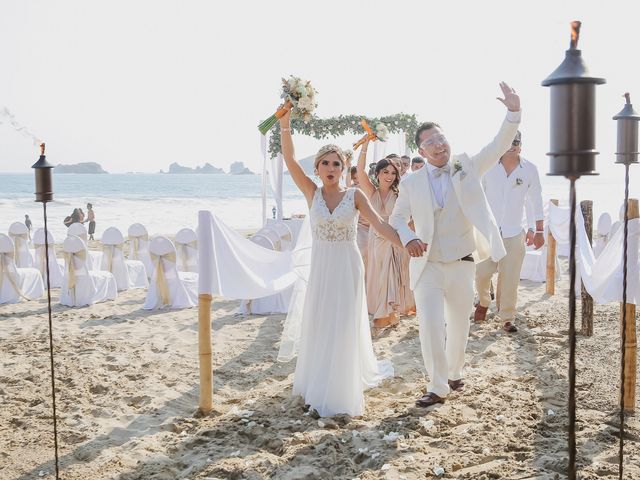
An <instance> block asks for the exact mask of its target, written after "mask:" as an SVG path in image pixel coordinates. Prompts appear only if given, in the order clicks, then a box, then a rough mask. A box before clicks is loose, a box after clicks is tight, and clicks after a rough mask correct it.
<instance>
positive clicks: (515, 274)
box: [473, 131, 544, 333]
mask: <svg viewBox="0 0 640 480" xmlns="http://www.w3.org/2000/svg"><path fill="white" fill-rule="evenodd" d="M521 148H522V142H521V135H520V132H519V131H518V133H517V134H516V137H515V138H514V139H513V142H512V143H511V147H510V148H509V150H507V152H506V153H505V154H504V155H502V157H501V158H500V161H499V162H498V163H497V164H496V165H494V166H493V167H492V168H491V169H490V170H489V171H488V172H487V173H486V175H485V176H484V178H483V179H482V188H483V189H484V192H485V194H486V196H487V200H488V201H489V206H490V207H491V211H492V212H493V216H494V217H495V219H496V222H497V223H498V227H499V228H500V233H501V235H502V243H504V248H505V250H506V251H507V254H506V256H504V257H503V258H502V259H501V260H500V261H498V262H494V261H493V260H492V259H491V258H487V259H486V260H484V261H483V262H480V263H479V264H478V268H477V270H476V288H477V290H478V298H479V303H478V305H476V311H475V314H474V316H473V319H474V321H475V322H476V323H479V322H484V321H485V319H486V315H487V309H488V307H489V304H490V303H491V294H490V288H491V287H490V285H491V279H492V277H493V274H494V273H496V271H498V288H497V291H496V304H497V307H498V316H499V317H500V320H501V321H502V322H504V325H503V328H504V330H505V331H506V332H509V333H514V332H517V331H518V327H516V325H515V321H516V314H517V303H518V285H519V283H520V270H521V269H522V262H523V260H524V255H525V248H524V247H525V242H526V244H527V245H535V248H536V250H537V249H538V248H540V247H542V245H543V244H544V212H543V210H542V187H541V185H540V177H539V175H538V169H537V168H536V166H535V165H534V164H533V163H531V162H529V161H527V160H526V159H525V158H524V157H522V156H520V150H521ZM523 210H524V211H526V216H527V224H528V227H529V229H528V230H527V232H526V233H525V232H524V229H523V228H522V217H523Z"/></svg>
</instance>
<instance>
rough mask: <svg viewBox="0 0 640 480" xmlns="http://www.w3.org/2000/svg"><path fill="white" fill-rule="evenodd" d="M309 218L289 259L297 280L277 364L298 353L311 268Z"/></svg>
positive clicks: (305, 220)
mask: <svg viewBox="0 0 640 480" xmlns="http://www.w3.org/2000/svg"><path fill="white" fill-rule="evenodd" d="M309 217H310V215H307V217H306V218H305V219H304V222H303V223H302V226H301V227H300V234H299V235H298V240H297V242H296V246H295V248H294V249H293V254H292V258H291V261H292V263H293V271H294V272H295V273H296V275H297V276H298V279H297V280H296V282H295V284H294V286H293V294H292V295H291V303H289V310H288V313H287V318H286V320H285V322H284V328H283V329H282V336H281V337H280V350H279V351H278V361H279V362H288V361H289V360H291V359H292V358H293V357H295V356H296V354H297V353H298V342H299V340H300V334H301V333H302V313H303V309H304V298H305V295H306V292H307V282H308V281H309V270H310V267H311V224H310V223H309Z"/></svg>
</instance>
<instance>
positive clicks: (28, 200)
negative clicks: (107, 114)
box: [0, 174, 307, 240]
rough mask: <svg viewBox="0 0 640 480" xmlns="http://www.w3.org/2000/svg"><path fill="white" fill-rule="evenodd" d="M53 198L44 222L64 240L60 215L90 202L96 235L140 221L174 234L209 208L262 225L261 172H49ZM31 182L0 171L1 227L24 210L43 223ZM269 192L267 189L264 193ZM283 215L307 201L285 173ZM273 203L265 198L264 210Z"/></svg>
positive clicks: (228, 219) (236, 223) (244, 225)
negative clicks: (59, 173)
mask: <svg viewBox="0 0 640 480" xmlns="http://www.w3.org/2000/svg"><path fill="white" fill-rule="evenodd" d="M53 188H54V201H53V202H51V203H48V204H47V221H48V224H49V229H50V231H51V232H52V233H53V234H54V237H55V238H56V239H57V240H58V239H63V238H64V237H65V236H66V227H65V226H64V224H63V220H64V218H65V217H66V216H67V215H71V213H72V212H73V209H74V208H77V207H81V208H82V209H83V210H84V212H85V214H86V211H87V209H86V204H87V203H91V204H93V208H94V210H95V214H96V234H97V236H98V237H99V236H100V235H101V233H102V231H103V230H104V229H106V228H107V227H110V226H115V227H118V228H119V229H120V230H121V231H122V232H123V234H124V235H125V236H126V232H127V228H128V227H129V225H131V224H132V223H135V222H139V223H142V224H143V225H144V226H145V227H147V230H148V231H149V233H150V234H168V235H174V234H175V233H176V232H177V231H178V230H180V229H181V228H184V227H190V228H195V227H196V225H197V222H198V211H199V210H210V211H211V212H213V213H214V214H215V215H217V216H218V217H219V218H221V219H222V221H224V222H225V223H227V224H228V225H230V226H231V227H233V228H236V229H238V230H245V229H255V228H259V227H260V226H262V220H261V217H262V195H261V191H262V177H261V176H260V175H199V174H184V175H169V174H105V175H92V174H82V175H81V174H64V175H54V187H53ZM34 189H35V181H34V177H33V175H30V174H0V231H2V232H5V233H6V231H7V230H8V228H9V225H10V224H11V223H13V222H15V221H24V215H25V214H28V215H29V216H30V217H31V220H32V222H33V225H34V229H35V228H38V227H40V226H42V224H43V219H42V204H40V203H35V201H34V200H35V195H34V194H33V192H34ZM269 194H270V192H269ZM284 203H285V208H286V211H287V213H286V214H287V215H290V214H291V213H306V211H307V208H306V202H305V200H304V197H303V196H302V194H301V193H300V192H299V191H298V190H297V188H296V187H295V185H294V184H293V182H292V181H291V178H290V177H289V176H288V175H287V176H285V186H284ZM274 205H275V202H274V201H273V199H272V198H268V203H267V210H268V215H269V216H271V209H272V207H273V206H274Z"/></svg>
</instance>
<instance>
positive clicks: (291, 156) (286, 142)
mask: <svg viewBox="0 0 640 480" xmlns="http://www.w3.org/2000/svg"><path fill="white" fill-rule="evenodd" d="M289 107H290V104H289ZM290 121H291V108H288V109H287V113H285V114H284V115H283V116H282V117H281V118H280V137H281V145H282V156H283V157H284V161H285V163H286V164H287V169H288V170H289V173H290V174H291V178H292V179H293V181H294V182H295V184H296V186H297V187H298V188H299V189H300V191H301V192H302V193H303V194H304V196H305V198H306V199H307V203H309V204H310V203H311V201H312V199H313V195H314V193H315V191H316V188H318V187H317V186H316V184H315V183H314V182H313V180H311V179H310V178H309V177H308V176H307V174H306V173H304V170H303V169H302V167H301V166H300V163H299V162H298V161H297V160H296V158H295V151H294V149H293V139H292V138H291V123H290Z"/></svg>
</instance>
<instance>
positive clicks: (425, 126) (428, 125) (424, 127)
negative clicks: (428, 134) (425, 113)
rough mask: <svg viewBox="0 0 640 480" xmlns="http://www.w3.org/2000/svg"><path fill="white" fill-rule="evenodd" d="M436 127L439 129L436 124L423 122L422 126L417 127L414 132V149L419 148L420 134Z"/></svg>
mask: <svg viewBox="0 0 640 480" xmlns="http://www.w3.org/2000/svg"><path fill="white" fill-rule="evenodd" d="M436 127H437V128H440V125H438V124H437V123H436V122H425V123H423V124H422V125H420V126H419V127H418V130H416V138H415V142H416V147H418V148H420V134H421V133H422V132H424V131H425V130H431V129H432V128H436Z"/></svg>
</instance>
